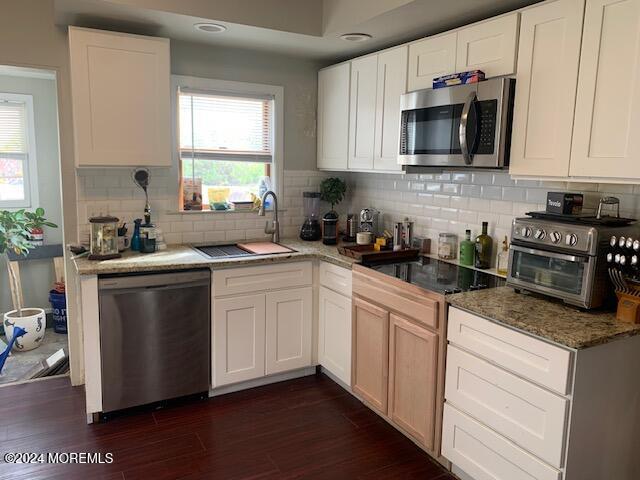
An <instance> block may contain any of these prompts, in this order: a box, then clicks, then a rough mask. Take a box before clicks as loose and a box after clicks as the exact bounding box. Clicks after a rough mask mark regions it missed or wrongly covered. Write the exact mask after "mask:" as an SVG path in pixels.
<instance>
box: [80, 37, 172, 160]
mask: <svg viewBox="0 0 640 480" xmlns="http://www.w3.org/2000/svg"><path fill="white" fill-rule="evenodd" d="M69 52H70V62H71V83H72V89H71V94H72V95H71V98H72V105H73V126H74V141H75V156H76V164H77V165H78V166H140V165H155V166H167V167H168V166H171V157H172V155H171V106H170V103H171V85H170V82H171V80H170V70H169V40H168V39H164V38H154V37H143V36H139V35H127V34H122V33H114V32H104V31H101V30H91V29H86V28H76V27H70V28H69Z"/></svg>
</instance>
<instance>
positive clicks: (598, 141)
mask: <svg viewBox="0 0 640 480" xmlns="http://www.w3.org/2000/svg"><path fill="white" fill-rule="evenodd" d="M639 36H640V1H638V0H588V1H587V4H586V10H585V16H584V31H583V37H582V52H581V56H580V78H579V81H578V93H577V98H576V112H575V124H574V131H573V147H572V151H571V165H570V167H569V174H570V175H571V176H583V177H617V178H620V179H637V178H640V162H638V158H639V157H640V135H638V130H639V129H640V98H639V97H640V85H639V84H638V77H639V75H640V42H639V41H638V40H639V38H638V37H639Z"/></svg>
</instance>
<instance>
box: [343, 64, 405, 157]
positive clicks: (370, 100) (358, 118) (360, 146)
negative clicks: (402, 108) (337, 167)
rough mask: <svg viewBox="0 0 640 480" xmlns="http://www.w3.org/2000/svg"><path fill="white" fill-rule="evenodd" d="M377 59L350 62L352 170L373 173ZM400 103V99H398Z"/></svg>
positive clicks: (350, 154)
mask: <svg viewBox="0 0 640 480" xmlns="http://www.w3.org/2000/svg"><path fill="white" fill-rule="evenodd" d="M377 81H378V56H377V55H371V56H368V57H364V58H358V59H356V60H354V61H352V62H351V97H350V106H349V113H350V116H349V169H350V170H371V169H373V154H374V134H375V124H376V86H377ZM398 101H399V99H398Z"/></svg>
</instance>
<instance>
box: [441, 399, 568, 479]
mask: <svg viewBox="0 0 640 480" xmlns="http://www.w3.org/2000/svg"><path fill="white" fill-rule="evenodd" d="M442 455H444V456H445V457H446V458H447V459H449V460H450V461H451V462H453V464H454V465H456V466H458V467H459V468H461V469H462V470H464V472H465V473H467V474H468V475H470V476H471V477H472V478H474V480H560V478H561V475H562V474H561V472H560V471H558V470H556V469H554V468H552V467H550V466H549V465H547V464H545V463H544V462H542V461H540V460H538V459H537V458H536V457H534V456H533V455H531V454H530V453H528V452H526V451H525V450H523V449H521V448H519V447H518V446H517V445H515V444H514V443H512V442H510V441H509V440H507V439H506V438H504V437H503V436H501V435H498V434H497V433H495V432H494V431H493V430H491V429H490V428H487V427H485V426H484V425H483V424H482V423H480V422H478V421H476V420H474V419H473V418H472V417H470V416H468V415H466V414H464V413H462V412H461V411H459V410H458V409H457V408H455V407H452V406H451V405H450V404H445V406H444V420H443V430H442Z"/></svg>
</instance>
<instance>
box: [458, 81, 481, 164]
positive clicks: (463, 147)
mask: <svg viewBox="0 0 640 480" xmlns="http://www.w3.org/2000/svg"><path fill="white" fill-rule="evenodd" d="M476 98H477V97H476V92H471V93H470V94H469V96H468V97H467V99H466V100H465V102H464V106H463V107H462V115H460V131H459V135H460V151H461V152H462V158H463V159H464V163H466V164H467V165H471V164H472V163H473V157H472V155H471V154H470V153H469V143H468V142H467V122H468V121H469V112H471V106H472V105H473V102H475V100H476Z"/></svg>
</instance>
